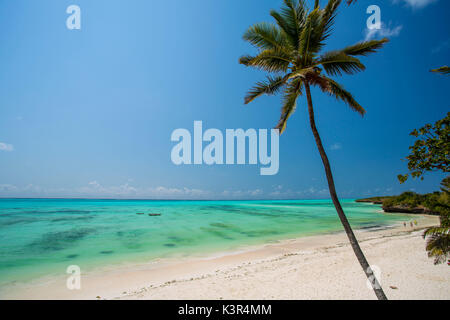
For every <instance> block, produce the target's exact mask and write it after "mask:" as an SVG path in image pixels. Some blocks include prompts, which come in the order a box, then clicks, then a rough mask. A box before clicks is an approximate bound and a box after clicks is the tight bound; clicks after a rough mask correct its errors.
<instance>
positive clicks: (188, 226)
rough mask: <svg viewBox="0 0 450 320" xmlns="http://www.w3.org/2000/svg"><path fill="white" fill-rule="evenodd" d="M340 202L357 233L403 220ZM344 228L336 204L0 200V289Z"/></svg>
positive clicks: (376, 208)
mask: <svg viewBox="0 0 450 320" xmlns="http://www.w3.org/2000/svg"><path fill="white" fill-rule="evenodd" d="M342 203H343V207H344V210H345V212H346V214H347V216H348V217H349V220H350V222H351V224H352V226H353V227H354V228H355V229H356V228H371V227H376V226H387V225H392V224H394V223H396V222H398V221H400V220H402V219H405V218H404V216H402V215H394V214H383V213H380V212H379V210H380V207H379V206H375V205H371V204H365V203H356V202H354V201H353V200H343V201H342ZM138 212H141V213H145V214H143V215H138V214H137V213H138ZM148 213H160V214H161V216H149V215H148ZM341 230H342V227H341V224H340V222H339V220H338V218H337V215H336V212H335V210H334V207H333V205H332V203H331V201H330V200H280V201H272V200H266V201H155V200H81V199H76V200H74V199H0V285H2V284H6V283H11V282H14V281H27V280H31V279H33V278H36V277H39V276H45V275H51V274H61V273H65V270H66V268H67V266H69V265H73V264H75V265H79V266H80V267H81V268H82V269H83V270H89V269H94V268H96V267H100V266H105V265H109V264H115V263H124V262H127V263H134V262H136V263H139V262H144V261H149V260H152V259H155V258H167V257H173V256H189V255H193V254H209V253H213V252H217V251H221V250H233V249H236V248H239V247H242V246H245V245H253V244H260V243H266V242H270V241H275V240H281V239H286V238H293V237H298V236H307V235H314V234H320V233H330V232H336V231H341Z"/></svg>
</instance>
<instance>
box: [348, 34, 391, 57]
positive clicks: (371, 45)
mask: <svg viewBox="0 0 450 320" xmlns="http://www.w3.org/2000/svg"><path fill="white" fill-rule="evenodd" d="M387 42H389V39H387V38H383V39H381V40H370V41H362V42H359V43H357V44H354V45H352V46H348V47H346V48H344V49H342V50H339V51H341V52H343V53H345V54H348V55H350V56H367V55H368V54H370V53H373V52H376V51H377V50H378V49H380V48H381V47H383V45H384V44H385V43H387Z"/></svg>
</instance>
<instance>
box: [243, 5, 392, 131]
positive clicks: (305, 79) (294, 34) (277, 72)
mask: <svg viewBox="0 0 450 320" xmlns="http://www.w3.org/2000/svg"><path fill="white" fill-rule="evenodd" d="M340 3H341V0H330V1H329V2H328V4H327V5H326V6H325V8H323V9H321V8H320V7H319V1H317V0H316V1H315V5H314V9H313V10H312V11H308V9H307V7H306V5H305V2H304V1H303V0H299V1H295V0H285V1H284V5H283V7H282V8H281V10H280V11H279V12H278V11H275V10H272V11H271V12H270V15H271V16H272V17H273V18H274V19H275V21H276V24H273V23H266V22H263V23H257V24H255V25H253V26H251V27H250V28H249V29H248V30H247V31H246V32H245V34H244V36H243V38H244V40H246V41H248V42H250V43H251V44H252V45H254V46H255V47H256V48H257V49H258V51H259V52H258V54H257V55H255V56H250V55H246V56H243V57H241V58H240V59H239V62H240V63H241V64H243V65H245V66H249V67H255V68H258V69H261V70H265V71H267V72H269V73H270V74H271V75H269V76H267V80H265V81H261V82H258V83H256V85H255V86H254V87H253V88H252V89H251V90H250V91H249V92H248V94H247V96H246V97H245V103H246V104H248V103H250V102H251V101H253V100H254V99H255V98H257V97H259V96H261V95H264V94H267V95H274V94H277V93H280V92H282V94H283V107H282V110H281V117H280V120H279V122H278V125H277V127H276V128H278V129H280V133H282V132H283V131H284V130H285V128H286V123H287V120H288V119H289V117H290V116H291V115H292V113H293V112H294V111H295V108H296V104H297V99H298V97H299V96H301V95H302V94H303V91H304V87H305V84H307V85H311V86H317V87H319V88H320V89H321V90H322V91H323V92H326V93H328V94H330V95H331V96H334V97H336V98H337V99H339V100H342V101H343V102H345V103H346V104H347V105H348V106H350V108H352V109H353V110H355V111H356V112H358V113H360V114H361V115H364V114H365V112H366V111H365V110H364V108H363V107H362V106H361V105H360V104H359V103H358V102H357V101H356V100H355V99H354V98H353V96H352V94H351V93H350V92H348V91H346V90H345V89H344V88H343V86H342V85H340V84H339V83H338V82H336V81H335V80H333V79H331V78H330V77H329V76H340V75H342V74H354V73H356V72H359V71H363V70H365V66H364V65H363V64H362V63H361V61H360V60H359V59H358V58H356V56H366V55H368V54H370V53H372V52H375V51H376V50H377V49H379V48H381V47H382V45H383V44H384V43H386V42H387V41H388V39H382V40H371V41H364V42H360V43H357V44H355V45H352V46H348V47H346V48H344V49H341V50H335V51H329V52H324V53H322V49H323V48H324V46H325V42H326V40H327V39H328V37H329V36H330V34H331V31H332V27H333V24H334V21H335V17H336V13H337V9H338V7H339V5H340Z"/></svg>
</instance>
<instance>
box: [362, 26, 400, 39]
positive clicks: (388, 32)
mask: <svg viewBox="0 0 450 320" xmlns="http://www.w3.org/2000/svg"><path fill="white" fill-rule="evenodd" d="M390 25H391V23H389V26H386V24H384V23H381V28H380V29H368V28H366V30H365V33H366V38H365V41H368V40H370V39H373V38H378V37H379V38H384V37H396V36H398V35H399V34H400V31H401V30H402V29H403V26H402V25H399V26H396V27H394V28H391V27H390Z"/></svg>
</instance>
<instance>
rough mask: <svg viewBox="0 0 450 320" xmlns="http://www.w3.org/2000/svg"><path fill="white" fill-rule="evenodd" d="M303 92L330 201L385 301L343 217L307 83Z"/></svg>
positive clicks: (384, 296) (374, 287)
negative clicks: (323, 169) (325, 177)
mask: <svg viewBox="0 0 450 320" xmlns="http://www.w3.org/2000/svg"><path fill="white" fill-rule="evenodd" d="M305 90H306V97H307V100H308V111H309V122H310V124H311V130H312V132H313V134H314V139H315V140H316V144H317V148H318V149H319V153H320V157H321V158H322V162H323V166H324V167H325V174H326V176H327V180H328V189H329V190H330V195H331V199H332V200H333V204H334V207H335V208H336V211H337V213H338V216H339V219H340V220H341V223H342V225H343V226H344V230H345V233H346V234H347V237H348V239H349V241H350V244H351V246H352V248H353V252H354V253H355V255H356V257H357V258H358V261H359V264H360V265H361V267H362V268H363V270H364V272H365V274H366V276H367V279H369V281H370V283H371V284H372V288H373V290H374V291H375V295H376V296H377V298H378V300H387V298H386V295H385V294H384V292H383V289H382V288H381V286H380V284H379V283H378V280H377V278H376V277H375V275H374V273H373V271H372V269H371V268H370V266H369V263H368V262H367V260H366V257H365V256H364V253H363V252H362V250H361V248H360V247H359V244H358V240H357V239H356V237H355V234H354V233H353V230H352V227H351V226H350V223H349V222H348V220H347V217H346V216H345V213H344V210H342V207H341V203H340V202H339V199H338V196H337V194H336V188H335V186H334V180H333V174H332V172H331V167H330V162H329V161H328V157H327V154H326V153H325V150H324V148H323V145H322V141H321V140H320V136H319V132H318V131H317V128H316V122H315V120H314V110H313V105H312V99H311V91H310V88H309V84H308V83H305Z"/></svg>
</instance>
